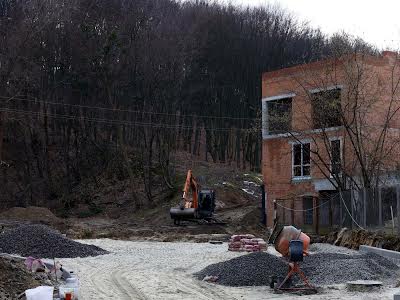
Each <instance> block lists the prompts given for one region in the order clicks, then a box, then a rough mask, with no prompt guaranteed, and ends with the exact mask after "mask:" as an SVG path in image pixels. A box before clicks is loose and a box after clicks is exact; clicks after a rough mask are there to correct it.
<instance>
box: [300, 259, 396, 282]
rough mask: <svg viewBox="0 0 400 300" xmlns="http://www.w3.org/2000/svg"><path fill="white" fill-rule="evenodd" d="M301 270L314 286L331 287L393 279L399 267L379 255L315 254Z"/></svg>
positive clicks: (305, 261)
mask: <svg viewBox="0 0 400 300" xmlns="http://www.w3.org/2000/svg"><path fill="white" fill-rule="evenodd" d="M301 269H302V270H303V271H304V273H305V274H306V275H307V277H308V278H309V280H310V281H311V283H312V284H314V285H330V284H339V283H345V282H347V281H353V280H379V281H382V280H384V279H389V278H393V277H395V276H396V275H397V273H398V270H399V267H398V266H397V265H395V264H394V263H392V262H391V261H390V260H388V259H386V258H384V257H382V256H379V255H377V254H373V253H368V254H361V255H360V254H356V255H347V254H340V253H315V254H313V255H310V256H308V257H305V259H304V263H302V264H301Z"/></svg>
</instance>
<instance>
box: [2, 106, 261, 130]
mask: <svg viewBox="0 0 400 300" xmlns="http://www.w3.org/2000/svg"><path fill="white" fill-rule="evenodd" d="M0 111H1V112H8V113H16V114H23V115H34V116H43V117H48V118H53V119H64V120H84V121H89V122H95V123H103V124H109V125H126V126H133V127H135V126H138V127H140V126H142V127H154V128H165V129H195V128H196V127H193V126H183V125H171V124H161V123H143V122H131V121H124V120H115V119H104V118H89V117H80V116H72V115H62V114H46V113H43V112H34V111H27V110H17V109H9V108H0ZM199 128H200V129H203V130H210V131H227V132H228V131H231V130H240V131H251V130H253V129H252V128H236V127H233V128H229V127H225V128H222V127H215V128H211V127H199Z"/></svg>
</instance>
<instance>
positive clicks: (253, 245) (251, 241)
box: [228, 234, 267, 252]
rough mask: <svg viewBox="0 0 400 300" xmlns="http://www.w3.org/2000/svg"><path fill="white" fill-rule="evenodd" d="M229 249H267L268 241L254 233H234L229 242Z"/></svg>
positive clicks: (250, 250)
mask: <svg viewBox="0 0 400 300" xmlns="http://www.w3.org/2000/svg"><path fill="white" fill-rule="evenodd" d="M228 250H229V251H238V252H241V251H247V252H260V251H266V250H267V243H266V242H265V241H264V240H263V239H260V238H256V237H255V236H254V235H252V234H238V235H232V236H231V239H230V240H229V244H228Z"/></svg>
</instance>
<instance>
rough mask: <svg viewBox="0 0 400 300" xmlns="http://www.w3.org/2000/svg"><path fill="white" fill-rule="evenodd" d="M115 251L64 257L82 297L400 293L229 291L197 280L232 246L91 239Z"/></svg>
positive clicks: (382, 295) (389, 293) (389, 292)
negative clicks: (198, 274) (195, 275)
mask: <svg viewBox="0 0 400 300" xmlns="http://www.w3.org/2000/svg"><path fill="white" fill-rule="evenodd" d="M87 242H88V243H92V244H95V245H98V246H100V247H102V248H104V249H107V250H109V251H110V252H112V253H111V254H109V255H104V256H98V257H89V258H78V259H63V264H64V265H65V267H66V268H68V269H70V270H74V271H76V272H78V274H79V277H80V281H81V295H82V297H81V299H83V300H92V299H93V300H101V299H104V300H105V299H107V300H108V299H118V300H125V299H126V300H128V299H129V300H130V299H140V300H145V299H146V300H147V299H196V300H197V299H198V300H208V299H222V300H230V299H232V300H233V299H237V300H238V299H282V300H289V299H301V300H306V299H313V300H314V299H325V300H328V299H343V298H345V299H393V294H394V293H395V292H399V291H400V290H399V289H393V288H385V289H384V290H382V291H380V292H376V293H368V294H365V293H348V292H346V291H344V290H343V287H340V286H339V287H335V288H330V289H324V290H323V291H322V294H318V295H314V296H298V297H297V296H293V295H278V294H274V293H272V292H271V290H270V289H269V288H268V287H246V288H233V287H225V286H220V285H216V284H210V283H206V282H200V281H198V280H196V279H194V278H192V276H191V274H192V273H194V272H196V271H199V270H200V269H202V268H204V267H205V266H207V265H209V264H211V263H216V262H220V261H223V260H227V259H230V258H233V257H236V256H238V255H242V254H240V253H233V252H228V251H227V250H226V249H227V245H226V244H223V245H211V244H208V243H179V242H176V243H161V242H130V241H114V240H109V239H102V240H87Z"/></svg>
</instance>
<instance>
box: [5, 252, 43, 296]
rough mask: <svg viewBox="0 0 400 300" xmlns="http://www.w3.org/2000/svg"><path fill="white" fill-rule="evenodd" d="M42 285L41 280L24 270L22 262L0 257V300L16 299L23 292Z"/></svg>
mask: <svg viewBox="0 0 400 300" xmlns="http://www.w3.org/2000/svg"><path fill="white" fill-rule="evenodd" d="M41 284H43V279H41V278H40V277H37V276H35V275H34V274H33V273H31V272H29V271H28V270H26V267H25V265H24V263H23V261H22V260H17V259H13V258H8V257H0V300H6V299H7V300H9V299H17V296H18V295H20V294H22V293H23V292H24V291H25V290H27V289H30V288H34V287H37V286H39V285H41Z"/></svg>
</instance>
